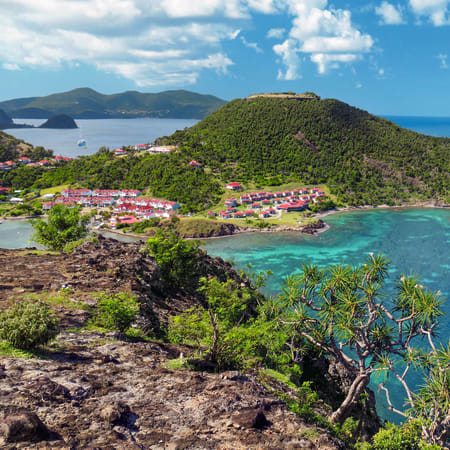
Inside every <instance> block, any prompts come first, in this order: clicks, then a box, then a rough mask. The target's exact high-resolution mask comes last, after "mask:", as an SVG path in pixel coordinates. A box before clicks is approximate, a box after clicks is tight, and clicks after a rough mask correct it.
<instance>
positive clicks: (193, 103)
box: [0, 88, 225, 119]
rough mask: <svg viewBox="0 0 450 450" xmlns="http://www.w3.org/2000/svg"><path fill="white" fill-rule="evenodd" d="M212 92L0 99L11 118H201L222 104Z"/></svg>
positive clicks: (78, 92) (84, 92)
mask: <svg viewBox="0 0 450 450" xmlns="http://www.w3.org/2000/svg"><path fill="white" fill-rule="evenodd" d="M224 103H225V102H224V100H221V99H220V98H217V97H214V96H212V95H202V94H197V93H195V92H189V91H183V90H178V91H165V92H159V93H142V92H137V91H127V92H121V93H118V94H111V95H104V94H101V93H100V92H97V91H94V90H93V89H89V88H79V89H73V90H72V91H68V92H61V93H57V94H52V95H47V96H45V97H30V98H19V99H13V100H7V101H4V102H0V108H3V109H5V111H8V113H9V115H10V116H12V117H26V118H48V117H50V116H52V115H54V114H68V115H69V116H72V117H75V118H77V119H97V118H113V117H119V118H129V117H167V118H179V119H181V118H188V119H202V118H203V117H205V116H207V115H208V114H210V113H211V112H213V111H215V110H216V109H218V108H219V107H221V106H222V105H223V104H224Z"/></svg>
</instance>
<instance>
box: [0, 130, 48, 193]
mask: <svg viewBox="0 0 450 450" xmlns="http://www.w3.org/2000/svg"><path fill="white" fill-rule="evenodd" d="M52 155H53V152H52V151H51V150H46V149H44V148H43V147H33V146H32V145H31V144H27V143H25V142H24V141H22V140H21V139H17V138H15V137H14V136H11V135H9V134H7V133H4V132H3V131H0V162H3V161H8V160H12V161H15V160H17V158H20V157H21V156H28V157H29V158H31V159H34V160H38V159H42V158H45V157H50V156H52ZM28 169H30V168H29V167H28ZM32 173H33V175H32V178H33V179H34V178H35V175H34V172H32ZM1 178H2V175H1V173H0V186H1V185H2V181H1Z"/></svg>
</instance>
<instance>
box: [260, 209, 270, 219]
mask: <svg viewBox="0 0 450 450" xmlns="http://www.w3.org/2000/svg"><path fill="white" fill-rule="evenodd" d="M259 217H262V218H267V217H270V213H269V211H267V210H264V211H261V212H260V213H259Z"/></svg>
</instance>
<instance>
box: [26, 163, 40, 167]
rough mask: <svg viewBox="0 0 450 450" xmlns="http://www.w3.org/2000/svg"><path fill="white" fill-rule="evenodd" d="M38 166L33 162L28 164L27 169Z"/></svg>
mask: <svg viewBox="0 0 450 450" xmlns="http://www.w3.org/2000/svg"><path fill="white" fill-rule="evenodd" d="M37 166H38V165H37V164H36V163H34V162H31V163H28V164H27V167H37Z"/></svg>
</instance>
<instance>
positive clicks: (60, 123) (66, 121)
mask: <svg viewBox="0 0 450 450" xmlns="http://www.w3.org/2000/svg"><path fill="white" fill-rule="evenodd" d="M39 128H56V129H72V128H78V125H77V124H76V122H75V120H73V119H72V117H70V116H68V115H67V114H57V115H56V116H52V117H50V119H48V120H47V121H46V122H44V123H43V124H42V125H39Z"/></svg>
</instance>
